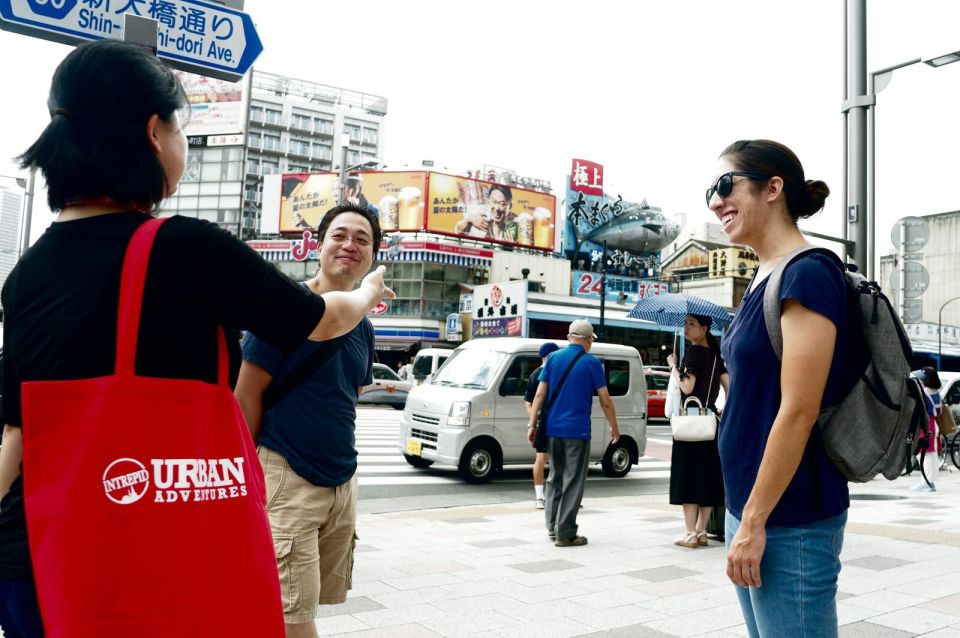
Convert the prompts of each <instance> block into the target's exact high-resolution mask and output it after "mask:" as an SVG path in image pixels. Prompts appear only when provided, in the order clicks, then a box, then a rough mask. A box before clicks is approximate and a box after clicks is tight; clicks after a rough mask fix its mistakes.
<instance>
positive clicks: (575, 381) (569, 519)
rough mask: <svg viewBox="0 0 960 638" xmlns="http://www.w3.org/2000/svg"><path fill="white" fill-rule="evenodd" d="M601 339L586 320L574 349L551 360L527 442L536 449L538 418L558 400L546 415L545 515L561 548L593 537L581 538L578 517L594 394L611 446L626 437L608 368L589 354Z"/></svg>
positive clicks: (571, 336)
mask: <svg viewBox="0 0 960 638" xmlns="http://www.w3.org/2000/svg"><path fill="white" fill-rule="evenodd" d="M595 338H596V336H595V335H594V333H593V326H592V325H590V322H589V321H587V320H586V319H577V320H576V321H574V322H573V323H571V324H570V331H569V333H568V334H567V340H568V341H569V342H570V344H569V345H568V346H567V347H565V348H563V349H561V350H559V351H557V352H555V353H554V354H552V355H551V356H550V357H549V358H548V359H547V362H546V364H545V365H544V366H543V371H542V372H541V373H540V386H539V387H538V388H537V394H536V396H535V397H534V399H533V405H532V406H531V408H530V428H529V430H528V431H527V437H528V438H529V440H530V443H531V444H532V443H533V440H534V436H535V435H536V430H537V414H539V412H540V409H541V408H542V407H543V405H544V404H545V403H546V400H547V396H554V395H556V398H555V399H554V400H553V404H552V405H551V406H550V409H549V411H548V413H547V416H546V424H547V425H546V428H547V436H548V437H549V439H548V443H547V453H548V454H549V455H550V477H549V478H548V479H547V484H546V499H547V503H546V508H545V514H546V522H547V533H548V534H549V536H550V538H551V539H554V544H555V545H556V546H557V547H577V546H580V545H586V544H587V537H586V536H580V535H579V534H577V531H578V527H577V512H578V511H579V509H580V501H581V500H582V499H583V488H584V485H585V484H586V480H587V466H588V465H589V462H590V412H591V409H592V408H593V395H594V393H596V395H597V397H598V398H599V399H600V407H601V409H603V413H604V415H605V416H606V417H607V421H608V422H609V423H610V435H611V436H610V442H611V444H613V443H616V442H617V440H618V439H619V438H620V429H619V427H618V426H617V413H616V410H614V407H613V401H612V400H611V399H610V393H609V392H608V391H607V380H606V375H605V374H604V371H603V364H601V363H600V361H599V360H597V358H596V357H594V356H592V355H590V354H589V352H590V348H591V346H592V345H593V341H594V339H595ZM558 388H559V391H558Z"/></svg>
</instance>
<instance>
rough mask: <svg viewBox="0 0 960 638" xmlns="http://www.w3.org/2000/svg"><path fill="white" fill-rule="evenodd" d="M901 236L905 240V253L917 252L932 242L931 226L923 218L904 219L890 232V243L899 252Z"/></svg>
mask: <svg viewBox="0 0 960 638" xmlns="http://www.w3.org/2000/svg"><path fill="white" fill-rule="evenodd" d="M901 236H903V237H904V238H905V241H904V242H903V244H904V245H903V250H904V252H907V253H913V252H916V251H918V250H920V249H921V248H923V247H924V246H926V245H927V242H928V241H930V225H929V224H928V223H927V220H925V219H923V218H922V217H904V218H903V219H900V220H898V221H897V223H896V224H894V225H893V228H892V229H891V230H890V241H891V242H893V246H894V248H896V249H897V250H900V238H901Z"/></svg>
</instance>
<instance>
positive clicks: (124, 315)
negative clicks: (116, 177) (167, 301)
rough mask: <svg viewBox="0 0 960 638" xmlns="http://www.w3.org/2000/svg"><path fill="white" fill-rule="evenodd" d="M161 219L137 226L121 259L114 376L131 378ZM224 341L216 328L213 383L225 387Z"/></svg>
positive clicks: (162, 219)
mask: <svg viewBox="0 0 960 638" xmlns="http://www.w3.org/2000/svg"><path fill="white" fill-rule="evenodd" d="M167 219H169V218H167V217H164V218H159V219H157V218H151V219H148V220H147V221H145V222H143V223H142V224H140V227H139V228H138V229H137V230H136V232H134V233H133V237H132V238H131V239H130V243H129V244H127V252H126V253H125V254H124V256H123V270H122V271H121V273H120V303H119V307H118V312H117V359H116V369H115V372H114V374H116V375H117V376H134V370H135V367H134V364H135V362H136V358H137V336H138V334H137V333H138V331H139V330H140V311H141V309H142V307H143V288H144V285H145V284H146V281H147V265H148V264H149V263H150V252H151V250H152V249H153V241H154V239H156V237H157V231H159V230H160V226H162V225H163V224H164V222H166V221H167ZM229 365H230V364H229V361H228V357H227V338H226V335H225V334H224V332H223V327H222V326H217V383H218V384H219V385H223V386H226V385H228V383H229V378H228V374H229Z"/></svg>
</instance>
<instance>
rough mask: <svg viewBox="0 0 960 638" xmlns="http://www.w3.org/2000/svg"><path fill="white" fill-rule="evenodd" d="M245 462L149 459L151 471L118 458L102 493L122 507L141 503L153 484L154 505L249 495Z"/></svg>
mask: <svg viewBox="0 0 960 638" xmlns="http://www.w3.org/2000/svg"><path fill="white" fill-rule="evenodd" d="M243 462H244V459H243V457H239V456H238V457H235V458H232V459H150V467H151V470H152V472H151V471H150V470H147V468H146V467H145V466H144V465H143V463H141V462H140V461H137V460H136V459H130V458H122V459H117V460H116V461H114V462H112V463H110V465H108V466H107V469H106V470H104V472H103V492H104V494H105V495H106V497H107V498H108V499H110V500H111V501H113V502H114V503H117V504H119V505H129V504H131V503H135V502H137V501H139V500H140V499H141V498H143V497H144V496H145V495H146V493H147V490H148V489H149V488H150V486H151V483H152V485H153V488H154V495H153V502H154V503H189V502H191V501H193V502H202V501H220V500H225V499H230V498H239V497H242V496H246V495H247V481H246V476H245V475H244V468H243ZM151 473H152V476H151Z"/></svg>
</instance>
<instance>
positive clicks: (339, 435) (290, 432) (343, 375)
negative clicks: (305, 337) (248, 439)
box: [243, 318, 374, 487]
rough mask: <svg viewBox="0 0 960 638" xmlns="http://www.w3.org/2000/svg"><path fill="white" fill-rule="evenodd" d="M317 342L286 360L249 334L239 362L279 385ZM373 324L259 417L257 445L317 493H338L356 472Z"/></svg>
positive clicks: (355, 333) (360, 328)
mask: <svg viewBox="0 0 960 638" xmlns="http://www.w3.org/2000/svg"><path fill="white" fill-rule="evenodd" d="M320 346H321V342H314V341H307V342H305V343H304V344H303V345H301V346H300V347H299V348H297V349H296V350H295V351H294V352H293V353H291V354H289V355H284V354H282V353H281V352H280V351H278V350H276V349H275V348H273V347H272V346H270V345H268V344H266V343H265V342H264V341H262V340H261V339H258V338H257V337H255V336H254V335H253V334H251V333H247V335H246V336H245V337H244V339H243V358H244V359H245V360H247V361H251V362H253V363H255V364H257V365H258V366H260V367H261V368H263V369H264V370H266V371H267V372H269V373H270V374H271V375H272V376H273V379H274V383H279V382H280V381H282V380H283V378H284V377H286V375H288V374H290V372H292V371H293V370H294V368H296V367H297V365H299V363H300V362H301V361H303V360H304V359H305V358H307V357H308V356H310V354H312V353H313V352H314V351H315V350H316V349H317V348H319V347H320ZM373 355H374V336H373V324H371V323H370V320H369V319H366V318H364V320H363V321H362V322H361V323H360V325H358V326H357V327H356V328H354V329H353V331H352V332H350V334H349V335H348V336H347V338H346V339H344V340H343V341H342V343H341V345H340V348H339V349H338V350H337V352H336V353H334V354H333V356H331V357H330V358H329V359H327V361H325V362H324V364H323V365H322V366H321V367H320V368H319V369H318V370H317V371H316V372H314V373H313V375H311V376H310V377H309V378H307V379H306V380H305V381H304V382H303V383H301V384H300V385H299V386H298V387H296V388H295V389H293V390H292V391H291V392H290V393H289V394H287V395H286V396H285V397H283V398H282V399H281V400H280V402H279V403H278V404H277V405H275V406H274V407H273V408H272V409H270V410H268V411H267V413H266V414H264V415H263V429H262V430H261V431H260V439H259V440H258V441H257V443H258V444H260V445H263V446H265V447H268V448H270V449H271V450H275V451H277V452H279V453H280V454H282V455H283V456H284V458H286V459H287V461H288V462H289V463H290V467H291V468H293V471H294V472H296V473H297V474H298V475H299V476H301V477H302V478H304V479H306V480H307V481H310V482H311V483H313V484H314V485H319V486H321V487H336V486H338V485H342V484H343V483H346V482H347V481H349V480H350V479H351V478H352V477H353V475H354V473H355V472H356V471H357V449H356V447H355V441H356V437H355V433H354V429H355V425H356V418H357V409H356V408H357V392H358V389H359V388H360V386H363V385H369V384H370V383H373Z"/></svg>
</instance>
